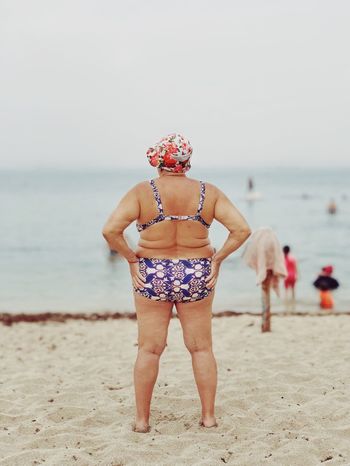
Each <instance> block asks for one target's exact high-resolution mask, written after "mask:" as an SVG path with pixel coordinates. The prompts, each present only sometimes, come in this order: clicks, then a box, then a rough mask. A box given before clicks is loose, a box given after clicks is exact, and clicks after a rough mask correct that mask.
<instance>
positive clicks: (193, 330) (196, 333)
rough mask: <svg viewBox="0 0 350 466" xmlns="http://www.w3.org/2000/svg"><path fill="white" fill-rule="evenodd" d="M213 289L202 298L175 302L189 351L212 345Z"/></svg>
mask: <svg viewBox="0 0 350 466" xmlns="http://www.w3.org/2000/svg"><path fill="white" fill-rule="evenodd" d="M214 293H215V292H214V290H213V291H212V292H211V293H210V295H209V296H207V297H206V298H204V299H200V300H199V301H194V302H189V303H176V304H175V305H176V310H177V314H178V317H179V319H180V322H181V326H182V332H183V338H184V342H185V345H186V347H187V348H188V350H189V351H198V350H201V349H207V348H208V347H211V346H212V331H211V327H212V322H211V320H212V315H213V314H212V304H213V298H214Z"/></svg>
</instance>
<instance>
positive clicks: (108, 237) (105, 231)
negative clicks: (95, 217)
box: [102, 228, 114, 242]
mask: <svg viewBox="0 0 350 466" xmlns="http://www.w3.org/2000/svg"><path fill="white" fill-rule="evenodd" d="M102 236H103V237H104V239H105V240H106V241H107V242H109V241H110V240H111V238H112V237H113V236H114V233H113V231H112V230H111V229H110V228H103V230H102Z"/></svg>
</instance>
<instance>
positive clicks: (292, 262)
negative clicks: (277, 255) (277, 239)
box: [283, 246, 298, 300]
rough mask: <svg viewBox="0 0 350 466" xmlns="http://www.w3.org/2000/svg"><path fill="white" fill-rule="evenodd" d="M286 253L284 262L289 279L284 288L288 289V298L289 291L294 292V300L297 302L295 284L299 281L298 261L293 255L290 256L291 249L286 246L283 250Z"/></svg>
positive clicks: (287, 278) (286, 280) (285, 281)
mask: <svg viewBox="0 0 350 466" xmlns="http://www.w3.org/2000/svg"><path fill="white" fill-rule="evenodd" d="M283 253H284V261H285V264H286V269H287V277H286V278H285V280H284V287H285V289H286V297H287V296H288V289H289V288H290V289H291V292H292V299H293V300H295V290H294V288H295V284H296V281H297V279H298V271H297V261H296V259H295V257H294V256H292V254H290V247H289V246H284V248H283Z"/></svg>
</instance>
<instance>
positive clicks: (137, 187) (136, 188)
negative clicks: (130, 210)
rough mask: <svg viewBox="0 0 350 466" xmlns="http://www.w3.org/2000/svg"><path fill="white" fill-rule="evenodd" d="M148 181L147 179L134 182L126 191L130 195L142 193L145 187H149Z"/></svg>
mask: <svg viewBox="0 0 350 466" xmlns="http://www.w3.org/2000/svg"><path fill="white" fill-rule="evenodd" d="M149 186H150V182H149V181H148V180H147V181H140V182H139V183H137V184H135V185H134V186H133V187H132V188H131V189H130V190H129V191H128V193H129V194H131V195H136V196H139V195H142V194H144V192H145V190H146V189H149Z"/></svg>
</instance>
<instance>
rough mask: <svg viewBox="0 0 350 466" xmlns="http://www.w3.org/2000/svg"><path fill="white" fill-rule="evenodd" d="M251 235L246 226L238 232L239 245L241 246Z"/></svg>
mask: <svg viewBox="0 0 350 466" xmlns="http://www.w3.org/2000/svg"><path fill="white" fill-rule="evenodd" d="M251 234H252V230H251V229H250V228H249V227H248V226H247V227H243V228H241V229H240V230H239V237H240V239H241V244H243V243H244V242H245V241H246V240H247V239H248V238H249V236H250V235H251Z"/></svg>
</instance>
